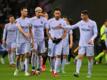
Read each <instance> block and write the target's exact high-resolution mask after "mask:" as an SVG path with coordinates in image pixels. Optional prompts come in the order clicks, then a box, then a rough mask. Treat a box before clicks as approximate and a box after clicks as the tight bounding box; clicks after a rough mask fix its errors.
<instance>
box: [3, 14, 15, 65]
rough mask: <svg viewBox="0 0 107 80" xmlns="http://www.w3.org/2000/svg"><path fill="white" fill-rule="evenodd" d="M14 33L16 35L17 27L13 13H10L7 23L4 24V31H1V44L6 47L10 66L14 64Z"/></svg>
mask: <svg viewBox="0 0 107 80" xmlns="http://www.w3.org/2000/svg"><path fill="white" fill-rule="evenodd" d="M16 35H17V27H16V23H15V18H14V16H13V15H10V16H9V23H7V24H6V25H5V28H4V33H3V45H4V46H5V47H6V49H7V51H8V57H9V63H10V66H14V65H15V62H14V57H15V49H16Z"/></svg>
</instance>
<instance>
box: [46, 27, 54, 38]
mask: <svg viewBox="0 0 107 80" xmlns="http://www.w3.org/2000/svg"><path fill="white" fill-rule="evenodd" d="M46 34H47V36H48V38H49V39H51V40H53V38H52V37H51V34H50V33H49V28H46Z"/></svg>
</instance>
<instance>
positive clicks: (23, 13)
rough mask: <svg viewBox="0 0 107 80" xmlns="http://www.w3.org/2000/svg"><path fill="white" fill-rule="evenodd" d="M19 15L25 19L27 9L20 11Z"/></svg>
mask: <svg viewBox="0 0 107 80" xmlns="http://www.w3.org/2000/svg"><path fill="white" fill-rule="evenodd" d="M21 15H23V16H24V17H27V15H28V9H23V10H22V11H21Z"/></svg>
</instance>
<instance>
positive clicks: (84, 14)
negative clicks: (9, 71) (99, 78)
mask: <svg viewBox="0 0 107 80" xmlns="http://www.w3.org/2000/svg"><path fill="white" fill-rule="evenodd" d="M81 18H82V20H81V21H79V22H78V23H76V24H74V25H72V29H75V28H77V27H78V28H79V29H80V41H79V52H78V59H77V63H76V72H75V73H74V76H75V77H79V73H80V68H81V64H82V60H83V57H84V55H85V53H86V56H87V57H88V76H87V77H88V78H90V77H91V75H92V67H93V56H94V40H95V38H96V37H97V33H98V31H97V25H96V22H95V21H93V20H91V19H90V18H89V14H88V11H87V10H83V11H81Z"/></svg>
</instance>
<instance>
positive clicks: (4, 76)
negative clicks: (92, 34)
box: [0, 59, 107, 80]
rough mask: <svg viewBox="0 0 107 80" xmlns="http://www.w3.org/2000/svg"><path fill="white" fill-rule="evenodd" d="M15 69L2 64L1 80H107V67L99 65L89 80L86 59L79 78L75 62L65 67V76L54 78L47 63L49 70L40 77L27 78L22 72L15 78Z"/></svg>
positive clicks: (0, 68) (0, 67)
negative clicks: (75, 73)
mask: <svg viewBox="0 0 107 80" xmlns="http://www.w3.org/2000/svg"><path fill="white" fill-rule="evenodd" d="M30 68H31V66H30ZM14 70H15V69H14V68H12V67H9V65H8V63H6V64H5V65H2V64H1V63H0V80H107V65H106V64H99V65H94V68H93V76H92V78H90V79H87V78H86V76H87V60H86V59H84V61H83V65H82V67H81V73H80V77H79V78H75V77H74V76H73V73H74V71H75V65H74V64H73V60H72V61H71V64H70V65H66V66H65V71H66V73H65V74H62V73H60V74H59V77H57V78H54V77H53V76H52V75H51V73H50V72H49V64H48V61H47V70H46V72H42V73H41V74H40V75H39V76H36V75H35V76H29V77H25V76H24V73H23V72H20V73H19V75H18V76H17V77H14V76H13V72H14Z"/></svg>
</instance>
